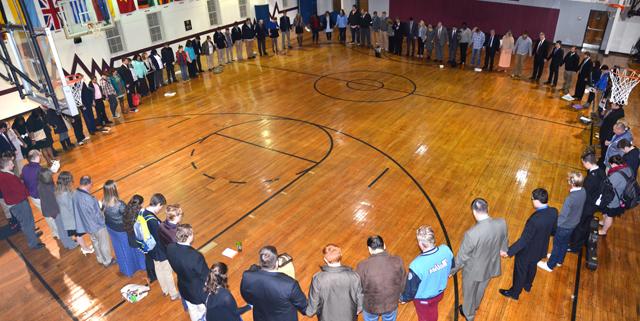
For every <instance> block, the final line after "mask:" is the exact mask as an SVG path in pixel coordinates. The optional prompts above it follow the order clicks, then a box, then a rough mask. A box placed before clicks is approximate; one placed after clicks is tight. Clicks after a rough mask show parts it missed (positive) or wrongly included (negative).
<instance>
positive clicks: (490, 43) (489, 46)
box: [482, 29, 500, 71]
mask: <svg viewBox="0 0 640 321" xmlns="http://www.w3.org/2000/svg"><path fill="white" fill-rule="evenodd" d="M486 39H487V40H486V42H485V43H484V66H483V67H482V69H484V70H486V71H493V60H494V58H495V57H496V52H497V51H498V50H499V49H500V40H498V36H496V31H495V30H493V29H491V31H489V37H487V38H486Z"/></svg>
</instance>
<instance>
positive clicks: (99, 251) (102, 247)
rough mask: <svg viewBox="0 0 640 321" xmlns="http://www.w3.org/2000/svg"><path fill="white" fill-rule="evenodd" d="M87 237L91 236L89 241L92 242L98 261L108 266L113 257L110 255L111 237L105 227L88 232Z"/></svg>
mask: <svg viewBox="0 0 640 321" xmlns="http://www.w3.org/2000/svg"><path fill="white" fill-rule="evenodd" d="M89 237H91V243H93V248H94V249H95V251H96V252H95V253H96V260H98V263H100V264H102V265H104V266H109V264H110V263H111V260H112V259H113V257H112V256H111V239H110V238H109V232H107V228H106V227H104V228H101V229H100V230H98V231H97V232H95V233H89Z"/></svg>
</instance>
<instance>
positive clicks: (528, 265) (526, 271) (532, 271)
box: [509, 255, 538, 298]
mask: <svg viewBox="0 0 640 321" xmlns="http://www.w3.org/2000/svg"><path fill="white" fill-rule="evenodd" d="M515 263H516V264H515V266H514V268H513V285H512V286H511V289H510V290H509V292H510V294H511V296H513V297H514V298H518V297H519V296H520V292H522V289H525V290H526V291H530V290H531V286H533V280H534V279H535V278H536V271H537V269H538V267H537V264H538V262H537V261H533V262H528V261H526V260H524V259H522V258H520V257H519V256H518V255H516V262H515Z"/></svg>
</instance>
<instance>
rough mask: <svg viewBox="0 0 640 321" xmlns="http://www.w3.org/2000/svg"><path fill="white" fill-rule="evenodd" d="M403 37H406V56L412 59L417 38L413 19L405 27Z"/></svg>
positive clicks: (416, 28) (416, 27)
mask: <svg viewBox="0 0 640 321" xmlns="http://www.w3.org/2000/svg"><path fill="white" fill-rule="evenodd" d="M404 35H405V37H407V56H411V57H413V54H414V53H415V50H416V39H417V38H418V24H417V23H416V22H415V21H413V17H411V18H409V21H408V22H407V24H406V25H405V30H404Z"/></svg>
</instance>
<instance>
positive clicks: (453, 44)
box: [448, 27, 460, 67]
mask: <svg viewBox="0 0 640 321" xmlns="http://www.w3.org/2000/svg"><path fill="white" fill-rule="evenodd" d="M448 34H449V65H451V67H455V66H456V65H457V63H456V51H457V50H458V43H459V42H460V32H459V31H458V28H456V27H451V31H449V32H448Z"/></svg>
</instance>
